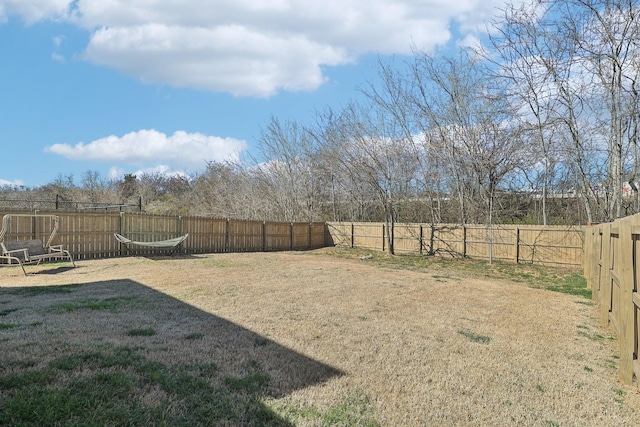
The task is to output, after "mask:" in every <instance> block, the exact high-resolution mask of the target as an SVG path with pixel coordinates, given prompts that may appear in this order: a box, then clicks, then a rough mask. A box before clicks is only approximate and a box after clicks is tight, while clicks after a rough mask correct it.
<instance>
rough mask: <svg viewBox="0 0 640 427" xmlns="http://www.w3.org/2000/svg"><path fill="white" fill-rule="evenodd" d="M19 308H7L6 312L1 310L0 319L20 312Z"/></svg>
mask: <svg viewBox="0 0 640 427" xmlns="http://www.w3.org/2000/svg"><path fill="white" fill-rule="evenodd" d="M18 310H19V308H7V309H5V310H0V317H4V316H7V315H9V314H11V313H13V312H14V311H18Z"/></svg>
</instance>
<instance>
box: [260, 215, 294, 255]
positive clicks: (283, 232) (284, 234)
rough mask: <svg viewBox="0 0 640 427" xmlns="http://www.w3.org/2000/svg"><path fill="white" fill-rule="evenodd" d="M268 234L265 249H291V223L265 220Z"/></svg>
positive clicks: (266, 233)
mask: <svg viewBox="0 0 640 427" xmlns="http://www.w3.org/2000/svg"><path fill="white" fill-rule="evenodd" d="M264 227H265V235H266V236H267V238H266V242H265V246H264V250H265V251H282V250H289V249H291V224H289V223H284V222H265V223H264Z"/></svg>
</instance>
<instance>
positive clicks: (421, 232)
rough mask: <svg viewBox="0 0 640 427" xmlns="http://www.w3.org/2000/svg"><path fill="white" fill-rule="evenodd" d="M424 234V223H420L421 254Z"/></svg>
mask: <svg viewBox="0 0 640 427" xmlns="http://www.w3.org/2000/svg"><path fill="white" fill-rule="evenodd" d="M423 238H424V236H423V231H422V224H420V251H419V253H420V255H422V252H423V251H422V240H423Z"/></svg>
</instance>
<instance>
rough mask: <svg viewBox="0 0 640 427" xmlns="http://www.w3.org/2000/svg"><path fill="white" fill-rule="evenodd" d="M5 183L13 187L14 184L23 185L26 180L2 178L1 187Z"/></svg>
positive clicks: (0, 180)
mask: <svg viewBox="0 0 640 427" xmlns="http://www.w3.org/2000/svg"><path fill="white" fill-rule="evenodd" d="M5 185H8V186H11V187H13V186H18V187H19V186H21V185H24V182H23V181H21V180H19V179H15V180H13V181H9V180H6V179H0V187H4V186H5Z"/></svg>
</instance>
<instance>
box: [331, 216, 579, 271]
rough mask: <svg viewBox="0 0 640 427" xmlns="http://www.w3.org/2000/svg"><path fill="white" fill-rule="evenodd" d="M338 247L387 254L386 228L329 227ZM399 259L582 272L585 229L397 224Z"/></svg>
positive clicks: (376, 225) (368, 225)
mask: <svg viewBox="0 0 640 427" xmlns="http://www.w3.org/2000/svg"><path fill="white" fill-rule="evenodd" d="M327 230H328V232H329V234H330V236H331V239H332V241H333V243H334V244H337V245H343V246H348V247H358V248H363V249H372V250H378V251H384V250H385V249H387V248H386V237H385V234H386V230H385V224H384V223H361V222H351V223H344V222H343V223H338V222H330V223H327ZM393 231H394V232H393V234H394V248H395V253H397V254H416V255H418V254H419V255H422V254H450V255H454V256H457V255H459V256H468V257H472V258H480V259H488V258H490V257H491V258H493V259H496V260H505V261H513V262H517V263H518V262H523V263H536V264H558V265H566V266H575V267H580V266H582V254H583V249H582V247H583V227H572V226H539V225H538V226H529V225H494V226H492V227H488V226H487V225H456V224H435V225H433V224H395V226H394V230H393Z"/></svg>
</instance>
